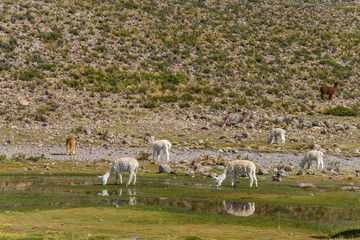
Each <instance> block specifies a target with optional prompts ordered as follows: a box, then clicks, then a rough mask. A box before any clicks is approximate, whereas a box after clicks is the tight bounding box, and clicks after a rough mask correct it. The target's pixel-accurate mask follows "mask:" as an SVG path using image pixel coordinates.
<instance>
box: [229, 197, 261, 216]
mask: <svg viewBox="0 0 360 240" xmlns="http://www.w3.org/2000/svg"><path fill="white" fill-rule="evenodd" d="M223 204H224V208H225V211H226V212H227V213H229V214H231V215H234V216H238V217H248V216H251V215H253V214H254V212H255V203H254V202H246V203H245V202H227V201H223Z"/></svg>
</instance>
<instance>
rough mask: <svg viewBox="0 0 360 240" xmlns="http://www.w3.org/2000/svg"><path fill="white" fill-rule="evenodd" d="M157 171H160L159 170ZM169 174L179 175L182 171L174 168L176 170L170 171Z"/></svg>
mask: <svg viewBox="0 0 360 240" xmlns="http://www.w3.org/2000/svg"><path fill="white" fill-rule="evenodd" d="M159 171H160V170H159ZM171 173H173V174H180V173H182V170H181V169H179V168H176V169H174V170H171Z"/></svg>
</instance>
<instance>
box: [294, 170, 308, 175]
mask: <svg viewBox="0 0 360 240" xmlns="http://www.w3.org/2000/svg"><path fill="white" fill-rule="evenodd" d="M296 175H300V176H305V175H306V171H305V170H299V171H298V172H297V174H296Z"/></svg>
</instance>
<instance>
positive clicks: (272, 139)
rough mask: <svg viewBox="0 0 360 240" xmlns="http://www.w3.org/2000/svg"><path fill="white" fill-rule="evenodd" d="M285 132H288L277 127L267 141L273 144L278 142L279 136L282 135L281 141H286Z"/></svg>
mask: <svg viewBox="0 0 360 240" xmlns="http://www.w3.org/2000/svg"><path fill="white" fill-rule="evenodd" d="M285 134H286V132H285V130H284V129H281V128H275V129H273V130H272V131H271V134H270V137H269V138H268V140H267V143H270V144H273V143H274V142H275V144H277V139H278V137H280V139H281V143H285Z"/></svg>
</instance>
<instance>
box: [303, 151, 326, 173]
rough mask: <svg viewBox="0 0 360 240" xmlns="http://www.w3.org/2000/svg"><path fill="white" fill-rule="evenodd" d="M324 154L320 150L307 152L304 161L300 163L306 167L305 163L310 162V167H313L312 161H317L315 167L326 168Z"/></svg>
mask: <svg viewBox="0 0 360 240" xmlns="http://www.w3.org/2000/svg"><path fill="white" fill-rule="evenodd" d="M323 156H324V154H323V153H322V152H320V151H316V150H312V151H309V152H307V153H306V154H305V156H304V158H303V160H302V162H301V163H300V167H302V168H304V166H305V164H306V163H307V164H308V169H310V167H311V163H312V161H316V162H317V164H316V166H315V169H321V170H322V169H324V161H323Z"/></svg>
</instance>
